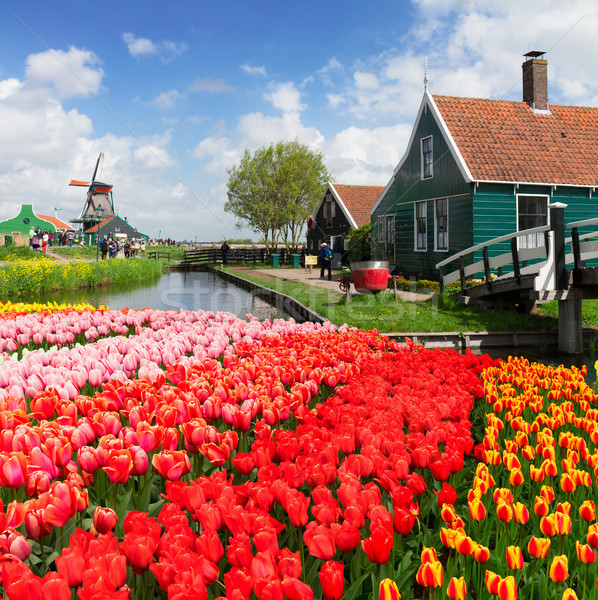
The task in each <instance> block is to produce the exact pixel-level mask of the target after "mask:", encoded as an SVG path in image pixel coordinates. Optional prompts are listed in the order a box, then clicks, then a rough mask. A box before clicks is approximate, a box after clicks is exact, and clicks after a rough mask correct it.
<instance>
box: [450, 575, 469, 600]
mask: <svg viewBox="0 0 598 600" xmlns="http://www.w3.org/2000/svg"><path fill="white" fill-rule="evenodd" d="M466 593H467V586H466V585H465V580H464V579H463V577H459V579H457V578H456V577H451V580H450V581H449V584H448V587H447V588H446V595H447V596H448V597H449V598H450V599H451V600H464V599H465V594H466Z"/></svg>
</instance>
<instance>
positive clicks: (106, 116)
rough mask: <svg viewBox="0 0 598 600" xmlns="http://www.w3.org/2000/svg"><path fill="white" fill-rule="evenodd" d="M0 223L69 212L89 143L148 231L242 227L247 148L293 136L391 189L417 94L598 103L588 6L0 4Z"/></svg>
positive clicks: (228, 231)
mask: <svg viewBox="0 0 598 600" xmlns="http://www.w3.org/2000/svg"><path fill="white" fill-rule="evenodd" d="M0 26H1V29H0V31H1V32H2V35H1V36H0V190H1V191H0V219H6V218H9V217H12V216H14V215H15V214H16V213H17V212H18V210H19V206H20V204H21V203H33V205H34V208H35V210H36V211H37V212H38V213H41V214H54V209H55V208H57V209H60V210H59V211H58V213H57V214H58V216H59V217H61V218H62V219H64V220H67V221H68V220H70V219H72V218H76V217H77V216H78V215H79V213H80V211H81V209H82V208H83V204H84V200H85V195H84V190H83V189H82V188H74V187H68V185H67V184H68V182H69V181H70V179H72V178H73V179H82V180H86V179H89V178H90V177H91V175H92V173H93V167H94V165H95V161H96V159H97V157H98V155H99V153H100V152H103V153H104V157H105V158H104V163H103V167H102V172H101V174H100V178H101V180H103V181H105V182H107V183H111V184H113V186H114V190H113V191H114V202H115V208H116V210H117V212H118V213H119V214H120V216H122V217H127V218H128V219H129V222H130V223H132V224H133V225H134V226H136V227H137V228H138V229H139V230H140V231H142V232H144V233H147V234H148V235H150V236H157V235H158V233H159V232H161V234H162V236H164V237H172V238H175V239H179V240H182V239H187V240H195V239H197V240H198V241H211V240H219V239H222V238H224V237H253V238H254V239H256V240H257V236H256V234H253V233H252V232H251V231H249V230H247V229H241V230H237V229H236V227H235V224H236V220H235V218H234V217H233V216H232V215H230V214H227V213H225V212H224V210H223V205H224V202H225V200H226V181H227V177H228V176H227V172H226V170H227V169H228V168H230V167H232V166H233V165H234V164H236V163H237V162H238V161H239V159H240V157H241V155H242V153H243V151H244V150H245V149H246V148H249V149H250V150H255V149H257V148H259V147H260V146H262V145H264V144H270V143H273V142H277V141H279V140H292V139H295V138H297V139H298V140H299V141H300V142H302V143H304V144H308V145H310V146H311V147H313V148H314V149H316V150H318V151H321V152H322V153H323V154H324V156H325V160H326V164H327V166H328V168H329V170H330V171H331V172H332V173H333V175H334V179H335V181H337V182H338V183H343V184H363V185H386V184H387V183H388V180H389V179H390V177H391V175H392V172H393V169H394V167H395V166H396V164H397V163H398V161H399V160H400V158H401V156H402V155H403V153H404V151H405V149H406V144H407V141H408V138H409V134H410V132H411V126H412V124H413V120H414V118H415V116H416V113H417V109H418V107H419V104H420V102H421V98H422V95H423V91H424V86H423V78H424V63H425V59H426V58H427V63H428V78H429V89H430V91H431V92H432V93H434V94H448V95H457V96H472V97H480V98H504V99H512V100H520V99H521V63H522V62H523V56H522V55H523V54H524V53H525V52H527V51H529V50H543V51H546V52H547V54H546V58H547V59H548V61H549V66H548V77H549V101H550V102H552V103H558V104H576V105H586V106H598V84H597V80H596V64H598V47H597V46H596V44H595V35H596V33H595V32H596V31H598V3H596V2H595V0H570V1H568V2H566V3H565V2H562V0H559V1H553V0H546V1H542V0H534V1H530V0H503V1H502V2H500V3H497V2H495V1H488V2H485V1H473V0H454V1H451V0H412V1H411V2H409V1H407V0H399V1H390V0H369V1H365V0H364V1H357V0H342V1H341V0H327V1H322V0H319V1H313V0H301V1H298V0H294V1H283V0H244V1H241V0H234V1H230V0H203V1H200V0H196V1H193V2H192V1H186V0H182V1H175V2H172V0H171V1H169V2H164V1H162V0H155V1H151V0H145V1H143V2H141V1H126V0H121V1H118V2H117V1H113V0H104V1H102V2H93V3H92V2H88V1H84V0H78V1H71V0H60V1H56V2H49V1H43V2H42V1H40V0H29V1H27V2H20V1H19V2H17V1H13V0H4V1H3V2H2V4H1V5H0Z"/></svg>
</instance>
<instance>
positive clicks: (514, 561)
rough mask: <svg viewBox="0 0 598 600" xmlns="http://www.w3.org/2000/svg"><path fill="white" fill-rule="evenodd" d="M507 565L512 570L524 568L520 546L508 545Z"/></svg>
mask: <svg viewBox="0 0 598 600" xmlns="http://www.w3.org/2000/svg"><path fill="white" fill-rule="evenodd" d="M507 566H508V567H509V569H511V570H512V571H518V570H519V569H523V554H522V553H521V548H519V546H508V547H507Z"/></svg>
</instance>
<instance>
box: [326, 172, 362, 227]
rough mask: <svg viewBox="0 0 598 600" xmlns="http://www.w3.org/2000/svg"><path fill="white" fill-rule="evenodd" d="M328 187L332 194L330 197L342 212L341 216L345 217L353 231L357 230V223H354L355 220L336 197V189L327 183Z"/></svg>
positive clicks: (339, 198)
mask: <svg viewBox="0 0 598 600" xmlns="http://www.w3.org/2000/svg"><path fill="white" fill-rule="evenodd" d="M328 187H329V188H330V191H331V192H332V197H333V198H334V199H335V200H336V203H337V204H338V205H339V206H340V208H341V210H342V211H343V214H344V215H345V217H346V219H347V221H349V224H350V225H351V227H353V229H357V223H356V222H355V219H354V218H353V216H352V215H351V213H350V212H349V209H348V208H347V207H346V206H345V203H344V202H343V201H342V200H341V197H340V196H339V195H338V193H337V191H336V189H334V185H333V184H332V183H329V184H328ZM324 198H326V195H324ZM324 198H322V202H323V201H324Z"/></svg>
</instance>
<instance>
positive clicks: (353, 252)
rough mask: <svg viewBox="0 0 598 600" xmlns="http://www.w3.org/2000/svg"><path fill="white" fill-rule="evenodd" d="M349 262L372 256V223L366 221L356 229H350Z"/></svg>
mask: <svg viewBox="0 0 598 600" xmlns="http://www.w3.org/2000/svg"><path fill="white" fill-rule="evenodd" d="M347 241H348V243H349V253H348V259H349V262H350V263H352V262H360V261H362V260H371V258H372V224H371V223H366V224H365V225H362V226H361V227H358V228H357V229H351V231H350V232H349V237H348V240H347Z"/></svg>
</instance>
